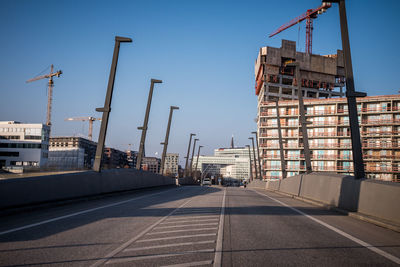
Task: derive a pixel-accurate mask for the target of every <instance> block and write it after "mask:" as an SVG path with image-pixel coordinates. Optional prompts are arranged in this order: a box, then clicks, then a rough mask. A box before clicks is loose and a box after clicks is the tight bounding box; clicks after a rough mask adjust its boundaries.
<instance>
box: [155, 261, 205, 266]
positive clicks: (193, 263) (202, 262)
mask: <svg viewBox="0 0 400 267" xmlns="http://www.w3.org/2000/svg"><path fill="white" fill-rule="evenodd" d="M211 264H212V261H193V262H187V263H181V264H174V265H163V266H161V267H191V266H201V265H211Z"/></svg>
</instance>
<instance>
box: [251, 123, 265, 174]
mask: <svg viewBox="0 0 400 267" xmlns="http://www.w3.org/2000/svg"><path fill="white" fill-rule="evenodd" d="M251 133H252V134H255V135H256V145H257V155H258V157H257V158H258V171H259V175H260V180H262V178H263V176H262V170H261V160H260V149H259V146H258V134H257V132H256V131H255V132H251Z"/></svg>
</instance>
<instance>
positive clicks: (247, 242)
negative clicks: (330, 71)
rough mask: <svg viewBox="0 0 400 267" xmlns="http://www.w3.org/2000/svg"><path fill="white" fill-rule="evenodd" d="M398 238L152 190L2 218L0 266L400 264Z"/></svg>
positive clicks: (330, 218) (370, 228)
mask: <svg viewBox="0 0 400 267" xmlns="http://www.w3.org/2000/svg"><path fill="white" fill-rule="evenodd" d="M399 258H400V233H397V232H394V231H391V230H387V229H384V228H381V227H378V226H375V225H372V224H369V223H366V222H362V221H359V220H356V219H354V218H350V217H347V216H343V215H341V214H338V213H335V212H332V211H326V210H324V209H322V208H319V207H315V206H312V205H311V204H307V203H304V202H301V201H298V200H294V199H291V198H289V197H285V196H281V195H277V194H274V193H271V192H267V191H263V190H252V189H247V188H246V189H245V188H232V187H228V188H223V187H214V186H213V187H198V186H187V187H178V188H165V189H156V190H146V191H141V192H136V193H132V194H125V195H119V196H113V197H107V198H103V199H97V200H90V201H82V202H79V203H73V204H68V205H64V206H58V207H51V208H43V209H40V210H35V211H30V212H23V213H20V214H14V215H9V216H2V217H0V266H100V265H107V266H181V267H182V266H211V265H214V266H221V265H222V266H282V265H284V266H365V265H369V266H397V265H400V259H399Z"/></svg>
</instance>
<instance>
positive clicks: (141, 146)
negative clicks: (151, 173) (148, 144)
mask: <svg viewBox="0 0 400 267" xmlns="http://www.w3.org/2000/svg"><path fill="white" fill-rule="evenodd" d="M150 83H151V84H150V90H149V97H148V98H147V107H146V113H145V115H144V122H143V127H138V129H139V130H142V136H141V137H140V144H139V153H138V157H137V161H136V169H137V170H140V169H141V168H142V158H143V157H144V156H145V155H144V154H145V152H144V143H145V141H146V132H147V124H148V122H149V114H150V107H151V99H152V98H153V89H154V84H155V83H162V81H161V80H156V79H151V81H150Z"/></svg>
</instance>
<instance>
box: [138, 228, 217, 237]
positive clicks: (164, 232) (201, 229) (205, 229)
mask: <svg viewBox="0 0 400 267" xmlns="http://www.w3.org/2000/svg"><path fill="white" fill-rule="evenodd" d="M207 230H217V228H216V227H213V228H198V229H181V230H169V231H162V232H151V233H147V234H146V235H159V234H169V233H180V232H193V231H207Z"/></svg>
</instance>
